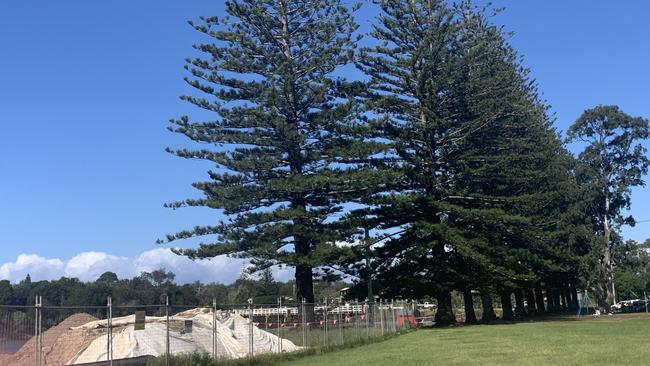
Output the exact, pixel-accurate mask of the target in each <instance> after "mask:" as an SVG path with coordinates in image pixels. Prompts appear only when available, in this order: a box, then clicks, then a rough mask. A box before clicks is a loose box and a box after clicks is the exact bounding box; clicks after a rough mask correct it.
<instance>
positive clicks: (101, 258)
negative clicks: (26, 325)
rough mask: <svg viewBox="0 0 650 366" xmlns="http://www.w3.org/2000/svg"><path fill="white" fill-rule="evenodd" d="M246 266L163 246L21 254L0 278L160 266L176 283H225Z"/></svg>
mask: <svg viewBox="0 0 650 366" xmlns="http://www.w3.org/2000/svg"><path fill="white" fill-rule="evenodd" d="M247 266H248V261H247V260H244V259H238V258H230V257H227V256H219V257H215V258H210V259H201V260H196V261H192V260H190V259H188V258H186V257H182V256H178V255H176V254H174V253H173V252H172V251H171V250H170V249H166V248H156V249H152V250H148V251H145V252H142V253H140V254H139V255H137V256H135V257H132V258H129V257H120V256H116V255H111V254H108V253H104V252H93V251H91V252H83V253H79V254H77V255H75V256H74V257H72V258H70V259H69V260H67V261H64V260H62V259H59V258H49V259H48V258H43V257H41V256H38V255H34V254H21V255H19V256H18V258H17V259H16V261H15V262H8V263H4V264H2V265H0V280H9V281H11V282H14V283H16V282H19V281H21V280H22V279H24V278H25V276H27V274H29V275H30V276H31V278H32V280H33V281H40V280H54V279H58V278H60V277H62V276H66V277H77V278H79V279H80V280H82V281H94V280H95V279H97V277H99V276H100V275H101V274H102V273H104V272H106V271H111V272H115V273H116V274H117V276H118V277H119V278H131V277H133V276H136V275H138V274H140V273H142V272H151V271H154V270H157V269H164V270H167V271H171V272H173V273H175V274H176V282H178V283H189V282H194V281H201V282H203V283H209V282H218V283H226V284H227V283H231V282H233V281H234V280H236V279H237V278H238V277H239V276H240V274H241V273H242V271H243V270H244V269H245V268H246V267H247ZM289 271H290V269H286V268H283V269H276V270H275V271H274V275H276V277H278V279H281V280H286V279H289V278H290V277H291V276H289V275H288V274H289V273H288V272H289ZM291 275H293V272H292V271H291Z"/></svg>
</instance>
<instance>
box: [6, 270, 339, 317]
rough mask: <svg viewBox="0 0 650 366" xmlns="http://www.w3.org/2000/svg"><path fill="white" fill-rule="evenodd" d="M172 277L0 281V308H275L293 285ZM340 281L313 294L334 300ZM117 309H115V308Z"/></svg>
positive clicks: (265, 274) (158, 273) (289, 297)
mask: <svg viewBox="0 0 650 366" xmlns="http://www.w3.org/2000/svg"><path fill="white" fill-rule="evenodd" d="M175 278H176V275H175V274H174V273H172V272H169V271H166V270H164V269H159V270H155V271H152V272H142V273H141V274H140V275H138V276H135V277H133V278H125V279H119V278H118V277H117V275H116V274H115V273H113V272H105V273H103V274H102V275H101V276H99V278H97V279H96V280H95V281H88V282H83V281H80V280H79V279H78V278H69V277H61V278H60V279H58V280H52V281H32V279H31V276H30V275H29V274H28V275H27V277H25V279H23V280H22V281H20V282H18V283H15V284H12V283H10V282H9V281H7V280H3V281H0V306H3V305H11V306H33V305H34V299H35V297H36V296H42V298H43V305H44V306H51V307H72V308H74V307H77V308H78V309H79V310H82V309H83V308H84V307H86V308H92V307H98V306H106V304H107V298H108V296H111V298H112V303H113V306H115V307H118V308H119V307H120V306H127V307H132V306H140V305H162V304H165V303H166V300H167V296H169V304H170V305H172V306H195V307H200V306H212V303H213V301H216V302H217V304H218V305H220V306H223V305H242V304H248V299H253V303H255V304H267V305H268V304H271V305H272V304H277V301H278V298H279V297H282V298H283V299H284V301H285V302H286V303H293V302H294V301H293V299H294V291H295V290H294V287H295V284H294V281H287V282H278V281H276V280H275V279H274V278H273V275H272V273H271V272H270V271H269V270H265V271H262V272H261V273H260V274H259V275H258V276H249V275H246V274H244V275H242V276H241V277H240V278H238V279H237V280H236V281H234V282H233V283H231V284H220V283H201V282H198V281H197V282H193V283H187V284H177V283H176V282H175V281H174V279H175ZM347 286H349V285H348V284H346V283H343V282H339V281H334V282H322V281H320V282H317V283H316V286H315V293H316V295H317V296H318V299H319V301H320V300H322V299H325V298H327V299H336V298H340V296H341V292H340V290H341V289H343V288H345V287H347ZM116 311H117V310H116Z"/></svg>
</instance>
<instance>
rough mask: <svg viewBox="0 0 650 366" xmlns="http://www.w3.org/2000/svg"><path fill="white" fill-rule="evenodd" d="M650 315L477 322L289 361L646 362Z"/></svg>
mask: <svg viewBox="0 0 650 366" xmlns="http://www.w3.org/2000/svg"><path fill="white" fill-rule="evenodd" d="M648 363H650V317H648V316H646V315H645V314H639V315H637V314H634V315H617V316H614V317H613V318H608V317H604V318H601V319H591V318H586V319H584V320H581V321H573V320H566V321H547V322H530V323H518V324H500V325H478V326H468V327H456V328H448V329H427V330H420V331H417V332H412V333H408V334H405V335H403V336H399V337H397V338H394V339H390V340H387V341H384V342H380V343H375V344H370V345H365V346H361V347H357V348H352V349H346V350H341V351H336V352H331V353H325V354H320V355H315V356H306V357H304V358H301V359H298V360H294V361H284V362H282V365H287V366H302V365H304V366H321V365H322V366H338V365H372V366H389V365H391V366H392V365H399V366H409V365H589V366H595V365H646V364H648Z"/></svg>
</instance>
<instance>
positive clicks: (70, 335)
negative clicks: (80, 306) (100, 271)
mask: <svg viewBox="0 0 650 366" xmlns="http://www.w3.org/2000/svg"><path fill="white" fill-rule="evenodd" d="M94 320H97V318H95V317H94V316H92V315H89V314H86V313H78V314H74V315H72V316H70V317H68V318H66V319H65V320H64V321H62V322H61V323H59V324H58V325H57V326H55V327H52V328H50V329H48V330H47V331H45V332H43V347H42V349H43V356H42V357H43V365H44V366H61V365H65V364H66V363H67V362H68V361H70V359H72V358H73V357H74V356H75V355H76V354H77V352H79V350H80V349H85V348H86V347H87V346H88V345H89V344H90V342H92V341H93V340H94V339H96V338H97V337H99V336H101V332H99V331H91V330H86V331H79V330H75V331H72V330H70V328H71V327H78V326H81V325H84V324H86V323H88V322H91V321H94ZM35 358H36V338H35V337H32V338H31V339H30V340H29V341H27V343H25V345H23V346H22V347H21V348H20V349H19V350H18V351H17V352H16V353H14V354H12V355H0V366H23V365H25V366H28V365H30V366H31V365H33V364H35V362H34V361H35Z"/></svg>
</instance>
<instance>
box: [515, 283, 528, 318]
mask: <svg viewBox="0 0 650 366" xmlns="http://www.w3.org/2000/svg"><path fill="white" fill-rule="evenodd" d="M524 316H526V305H524V290H522V289H520V288H518V289H516V290H515V317H516V318H518V319H521V318H523V317H524Z"/></svg>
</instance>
